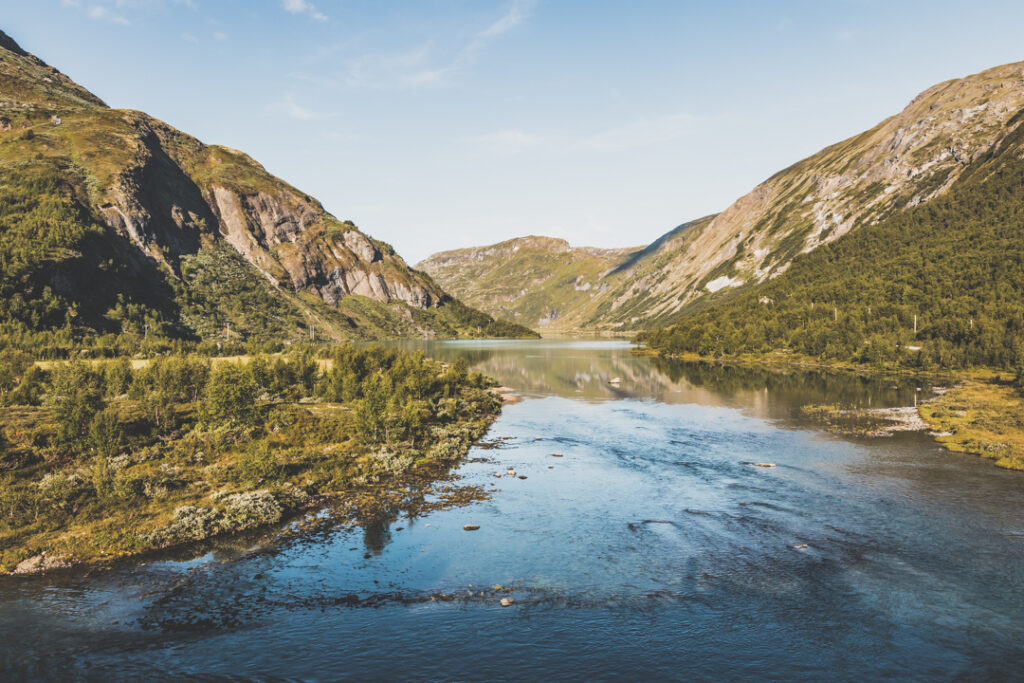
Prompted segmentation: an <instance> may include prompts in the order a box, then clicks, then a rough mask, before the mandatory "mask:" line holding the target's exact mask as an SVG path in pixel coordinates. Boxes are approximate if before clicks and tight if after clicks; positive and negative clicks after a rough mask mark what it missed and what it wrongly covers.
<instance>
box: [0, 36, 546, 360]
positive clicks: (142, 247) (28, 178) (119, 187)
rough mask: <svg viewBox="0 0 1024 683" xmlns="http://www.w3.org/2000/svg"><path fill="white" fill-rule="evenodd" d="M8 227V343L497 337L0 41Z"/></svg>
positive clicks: (357, 245)
mask: <svg viewBox="0 0 1024 683" xmlns="http://www.w3.org/2000/svg"><path fill="white" fill-rule="evenodd" d="M0 229H2V232H0V264H2V266H3V268H2V270H0V299H2V300H3V301H2V302H0V329H2V331H3V332H4V334H6V335H7V336H8V342H9V343H10V342H11V340H18V341H15V342H14V343H17V344H19V345H31V344H34V343H36V342H38V341H39V340H42V339H46V340H47V341H46V342H45V343H51V342H53V339H54V338H55V337H54V335H55V334H57V331H58V330H66V332H64V333H61V334H63V337H62V340H61V341H59V342H53V343H57V344H58V345H64V346H66V345H67V343H69V340H70V339H71V338H72V337H73V338H77V339H80V338H82V337H85V336H87V337H93V338H94V337H96V336H97V335H104V334H111V335H119V334H124V333H129V332H130V333H141V334H143V335H146V336H148V335H166V336H167V337H169V338H192V339H200V340H201V339H206V340H211V339H221V338H241V339H245V338H269V339H276V340H279V341H292V340H298V339H305V338H308V337H309V335H310V333H312V334H313V335H314V336H316V335H317V334H319V336H320V338H324V337H327V338H334V339H343V338H351V337H357V338H358V337H381V336H398V335H402V336H454V335H457V334H470V335H480V334H487V331H486V329H485V328H489V329H491V330H492V331H493V330H495V329H496V328H495V327H494V321H493V319H491V318H490V316H487V315H484V314H481V313H479V312H477V311H473V310H471V309H468V308H466V307H465V306H463V305H462V304H461V303H460V302H458V301H455V300H453V299H452V297H450V296H449V295H448V294H447V293H446V292H445V291H444V289H442V288H441V287H440V286H438V285H437V284H436V283H435V282H434V281H433V280H432V279H431V278H430V277H429V276H427V275H425V274H423V273H419V272H416V271H414V270H412V269H411V268H409V267H408V266H407V265H406V263H405V262H404V261H403V260H402V259H401V257H400V256H398V255H397V254H396V253H395V251H394V249H392V248H391V246H390V245H387V244H385V243H383V242H380V241H378V240H375V239H373V238H372V237H369V236H367V235H366V234H364V233H363V232H361V231H360V230H359V229H358V228H356V226H355V225H353V224H352V223H351V222H348V221H341V220H338V219H337V218H335V217H334V216H332V215H331V214H329V213H327V212H326V211H325V210H324V208H323V206H322V205H321V204H320V203H319V202H318V201H317V200H315V199H313V198H312V197H310V196H309V195H307V194H305V193H303V192H302V191H300V190H298V189H296V188H294V187H292V186H290V185H288V184H287V183H285V182H284V181H282V180H280V179H278V178H276V177H274V176H273V175H271V174H270V173H268V172H267V171H266V170H265V169H264V168H263V167H262V166H261V165H260V164H259V163H257V162H256V161H254V160H253V159H252V158H250V157H249V156H247V155H246V154H244V153H242V152H239V151H237V150H233V149H230V148H227V147H221V146H217V145H206V144H204V143H202V142H200V141H199V140H197V139H195V138H193V137H191V136H189V135H187V134H185V133H182V132H181V131H178V130H176V129H175V128H173V127H171V126H169V125H167V124H165V123H163V122H161V121H158V120H157V119H154V118H153V117H151V116H148V115H146V114H144V113H142V112H137V111H130V110H118V109H110V108H109V107H107V105H106V104H105V103H104V102H103V101H102V100H100V99H99V98H98V97H96V96H95V95H93V94H92V93H90V92H89V91H88V90H86V89H84V88H82V87H81V86H79V85H78V84H76V83H74V82H73V81H72V80H71V79H69V78H68V77H67V76H65V75H64V74H62V73H60V72H59V71H57V70H56V69H54V68H53V67H50V66H48V65H47V64H45V63H44V62H43V61H42V60H40V59H38V58H36V57H34V56H32V55H30V54H29V53H28V52H26V51H25V50H23V49H22V48H21V47H20V46H18V44H17V43H16V42H15V41H14V40H13V39H12V38H10V37H9V36H7V35H6V34H4V33H2V32H0ZM504 330H505V331H506V332H509V331H512V330H513V328H511V327H506V328H504ZM516 332H517V333H519V332H521V333H524V334H528V331H526V330H517V331H516ZM40 335H41V336H40Z"/></svg>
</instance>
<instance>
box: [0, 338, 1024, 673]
mask: <svg viewBox="0 0 1024 683" xmlns="http://www.w3.org/2000/svg"><path fill="white" fill-rule="evenodd" d="M410 346H420V347H422V348H423V349H424V350H425V352H427V353H428V355H432V356H434V357H438V358H440V359H442V360H452V359H455V358H458V357H463V358H466V359H467V360H468V361H469V362H470V364H471V366H472V367H473V368H474V369H478V370H480V371H482V372H485V373H486V374H488V375H491V376H493V377H495V378H496V379H497V380H498V381H500V382H501V383H502V384H504V385H506V386H508V387H511V388H512V389H514V390H515V391H516V392H517V393H518V395H519V396H520V397H522V399H523V400H522V401H521V402H519V403H514V404H509V405H507V406H506V407H505V408H504V411H503V414H502V416H501V417H500V418H499V419H498V421H497V422H496V423H495V424H494V426H493V427H492V429H491V431H490V434H489V435H488V437H487V439H488V441H490V442H492V443H491V445H490V446H489V447H486V448H485V447H479V448H475V449H474V450H473V451H472V452H471V453H470V455H469V458H468V459H467V461H466V462H465V463H464V464H463V465H462V466H461V467H460V469H459V472H458V474H459V475H460V477H461V480H460V483H462V484H471V485H480V486H484V487H485V488H486V489H487V490H489V491H491V497H490V499H489V500H487V501H484V502H480V503H475V504H472V505H469V506H466V507H460V508H455V509H450V510H443V511H437V512H432V513H430V514H429V515H426V516H422V517H418V518H414V519H413V518H409V517H407V516H406V515H405V514H404V513H403V511H402V510H401V509H397V510H395V511H393V512H392V513H391V514H388V515H384V516H381V517H379V518H376V519H368V520H362V524H361V525H359V526H357V527H354V528H353V527H347V526H342V525H331V524H324V525H322V526H320V527H318V530H317V531H316V532H315V533H310V534H294V537H293V538H292V539H291V540H288V541H285V542H279V541H278V542H274V543H270V542H269V541H270V540H271V539H272V538H277V537H278V536H277V534H276V533H275V532H274V531H270V532H263V533H260V534H254V535H250V536H247V537H244V538H236V539H232V540H225V541H221V542H218V543H216V544H213V545H208V546H204V547H202V548H193V549H187V550H185V551H178V552H176V553H175V554H174V555H173V556H164V557H155V558H152V559H150V560H149V561H147V562H145V563H143V564H141V565H126V566H122V567H118V568H115V569H113V570H111V571H106V572H102V573H98V574H96V573H94V574H84V573H64V574H55V575H52V576H44V577H31V578H23V579H14V578H8V579H3V580H2V581H0V634H2V638H0V669H2V670H3V671H5V672H7V676H8V677H9V678H11V679H14V678H26V677H49V678H57V677H59V678H67V677H75V676H77V677H95V678H105V679H129V678H133V679H134V678H141V677H153V676H173V677H181V676H218V677H243V678H247V677H259V678H295V679H310V680H336V679H339V678H350V679H362V680H365V679H422V680H482V679H496V678H500V679H517V680H550V679H588V680H591V679H598V680H600V679H608V680H618V679H622V680H627V679H628V680H635V679H646V680H651V679H686V680H716V681H721V680H750V679H765V678H775V679H786V680H821V679H822V678H828V679H830V680H863V679H865V678H869V679H878V678H883V677H886V678H893V677H895V678H900V679H915V680H947V679H953V678H969V679H993V678H995V679H1005V678H1014V677H1019V676H1021V669H1020V663H1021V662H1024V475H1022V474H1021V473H1017V472H1009V471H1005V470H1000V469H998V468H995V467H993V466H992V465H991V464H990V463H989V462H986V461H984V460H981V459H978V458H974V457H972V456H965V455H962V454H953V453H949V452H947V451H945V450H943V449H942V448H941V447H939V446H937V445H936V444H935V443H934V442H933V441H932V440H931V439H930V438H929V437H928V436H927V435H926V434H923V433H897V434H895V435H892V436H889V437H886V438H853V437H843V436H839V435H836V434H831V433H828V432H826V431H824V430H823V429H822V428H821V427H820V425H817V424H815V423H813V422H810V421H807V420H806V419H804V418H803V417H802V416H801V411H800V408H801V406H803V405H808V404H832V403H842V404H844V405H850V406H857V407H871V408H884V407H892V406H902V405H909V404H911V403H912V402H913V400H914V397H915V395H922V394H925V395H926V394H927V393H928V392H929V389H930V388H929V387H928V386H926V385H922V384H921V383H919V382H917V381H916V380H914V379H913V378H907V377H903V378H898V379H892V378H888V379H886V378H865V377H858V376H855V375H850V374H838V373H828V372H824V371H820V372H807V371H791V372H776V371H768V370H759V369H754V368H739V367H728V366H716V365H707V364H686V363H674V362H667V361H660V360H657V359H651V358H648V357H646V356H640V355H637V354H634V353H632V352H631V349H630V345H629V344H627V343H625V342H614V341H593V342H586V341H552V340H537V341H521V342H518V341H517V342H513V341H479V342H435V343H423V344H420V345H412V344H410ZM753 462H756V463H762V464H771V465H774V467H755V466H751V465H750V464H745V463H753ZM510 470H513V471H514V472H515V474H514V475H510V474H509V471H510ZM496 475H498V476H496ZM464 525H474V526H479V529H478V530H474V531H466V530H464ZM502 597H510V598H512V599H513V601H514V602H513V603H512V604H511V605H510V606H507V607H503V606H501V604H500V599H501V598H502Z"/></svg>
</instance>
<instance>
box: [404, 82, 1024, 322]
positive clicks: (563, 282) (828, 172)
mask: <svg viewBox="0 0 1024 683" xmlns="http://www.w3.org/2000/svg"><path fill="white" fill-rule="evenodd" d="M1022 108H1024V62H1022V63H1015V64H1007V65H1004V66H999V67H996V68H993V69H989V70H987V71H984V72H981V73H979V74H975V75H972V76H968V77H965V78H960V79H955V80H951V81H946V82H944V83H940V84H938V85H935V86H933V87H931V88H929V89H927V90H925V91H924V92H922V93H921V94H920V95H918V96H917V97H915V98H914V99H913V100H912V101H911V103H910V104H909V105H908V106H907V107H906V108H905V109H904V110H903V111H902V112H900V113H899V114H897V115H895V116H893V117H890V118H888V119H886V120H885V121H882V122H881V123H879V124H878V125H877V126H875V127H874V128H872V129H870V130H868V131H865V132H864V133H861V134H859V135H856V136H854V137H852V138H849V139H847V140H844V141H842V142H839V143H837V144H835V145H832V146H830V147H827V148H825V149H823V150H822V151H820V152H818V153H817V154H814V155H812V156H810V157H808V158H806V159H804V160H802V161H799V162H797V163H795V164H793V165H792V166H790V167H789V168H786V169H784V170H782V171H780V172H779V173H777V174H775V175H773V176H772V177H771V178H769V179H768V180H766V181H764V182H763V183H761V184H760V185H758V186H757V187H755V188H754V189H753V190H752V191H751V192H750V193H748V194H747V195H745V196H743V197H741V198H740V199H739V200H737V201H736V202H735V203H734V204H732V205H731V206H729V207H728V208H727V209H725V210H724V211H722V212H721V213H720V214H717V215H714V216H708V217H706V218H703V219H700V220H697V221H693V222H692V223H688V224H684V225H683V226H680V227H679V228H676V229H674V230H673V231H671V232H670V233H668V234H667V235H665V236H664V237H662V238H661V239H659V240H657V241H656V242H655V243H653V244H652V245H650V246H649V247H648V248H647V249H644V250H642V251H637V250H633V251H630V250H611V251H607V252H603V253H602V251H601V250H597V252H598V253H601V256H600V257H591V256H590V254H589V251H584V252H582V253H581V254H578V255H574V254H573V253H572V252H571V251H570V252H569V256H568V258H561V259H549V260H545V259H544V258H542V257H540V256H538V254H537V251H536V250H535V249H519V250H518V251H513V250H510V249H502V248H500V247H502V245H495V246H494V247H489V248H477V249H469V250H457V251H452V252H444V253H442V254H438V255H435V256H433V257H431V258H429V259H427V260H426V261H424V262H422V263H421V264H420V266H419V267H421V268H422V269H423V270H425V271H426V272H428V273H430V274H431V275H432V276H433V277H434V279H435V280H436V281H437V282H438V283H440V284H441V286H443V287H445V288H446V289H447V290H448V291H451V292H453V293H454V294H455V295H457V296H460V297H465V298H466V300H467V301H469V302H470V303H471V304H472V305H475V306H478V307H480V308H481V309H482V310H484V311H487V312H489V313H494V312H495V311H498V310H501V311H502V312H503V313H504V314H506V315H508V316H509V317H511V318H512V319H514V320H516V321H517V322H521V323H523V324H527V325H543V324H544V323H547V325H548V326H549V327H552V328H557V329H560V330H562V331H573V330H581V329H582V330H588V331H613V332H614V331H618V332H625V331H637V330H641V329H647V328H651V327H660V326H664V325H666V324H668V323H671V322H673V321H674V320H675V319H676V318H677V317H678V316H680V314H682V313H684V312H686V311H693V310H699V309H701V308H704V307H706V306H711V305H713V304H715V303H717V302H721V301H723V300H726V299H729V298H731V297H732V296H734V295H735V294H736V292H737V291H743V290H746V289H752V288H754V287H756V286H757V285H758V284H760V283H763V282H766V281H768V280H770V279H771V278H773V277H776V276H778V275H780V274H782V273H784V272H786V270H787V269H788V268H789V267H790V266H791V264H792V263H793V261H794V259H795V258H796V257H798V256H799V255H800V254H804V253H807V252H813V251H814V250H815V249H817V248H819V247H820V246H822V245H825V244H830V243H832V242H834V241H835V240H837V239H839V238H840V237H842V236H843V235H846V234H847V233H851V232H854V233H855V232H857V231H858V230H859V229H861V228H863V227H866V226H871V225H876V224H879V223H881V222H882V221H885V220H886V219H888V218H890V217H892V216H895V215H898V214H901V213H903V212H905V211H907V210H910V209H913V208H915V207H917V206H920V205H927V204H928V203H930V202H931V201H933V200H935V199H936V198H937V197H941V196H943V195H945V194H946V193H948V192H949V191H950V189H951V188H952V187H953V186H954V185H955V184H956V183H957V181H958V180H960V179H961V177H963V176H964V175H965V174H967V173H969V172H970V171H971V169H973V168H974V167H976V166H977V165H978V164H979V163H981V162H984V161H985V160H987V159H989V158H990V157H992V156H993V155H995V154H999V153H1000V152H1001V151H1002V150H1003V148H1004V147H1005V145H1006V142H1005V140H1006V138H1007V137H1008V136H1010V135H1011V134H1012V133H1013V132H1014V131H1015V130H1016V129H1017V127H1018V126H1019V124H1020V122H1019V119H1017V118H1015V117H1016V116H1017V113H1018V112H1019V111H1020V110H1021V109H1022ZM530 239H531V240H534V241H536V239H537V238H530ZM508 244H510V243H508V242H506V243H503V245H508ZM616 260H617V261H618V262H617V263H616ZM520 261H522V262H523V263H520ZM577 262H578V263H577ZM569 264H576V265H574V267H575V268H577V269H578V270H579V271H580V272H579V273H578V274H576V277H578V276H579V275H584V277H583V279H580V280H578V281H577V280H571V279H568V278H569V276H572V275H573V272H572V271H571V269H570V270H567V269H568V265H569ZM609 265H610V266H611V267H607V268H606V266H609ZM492 280H493V281H494V282H493V283H492ZM506 281H507V282H506ZM502 282H505V285H504V287H501V286H498V285H500V283H502ZM533 282H536V283H539V286H540V287H541V288H543V289H544V291H545V295H546V296H547V298H548V300H547V301H546V304H544V303H538V302H537V301H534V300H531V299H529V292H530V287H528V288H527V293H526V295H525V296H524V297H521V298H518V299H517V297H515V296H514V295H513V293H514V292H515V291H517V290H516V288H518V287H520V286H523V285H525V284H526V283H533ZM569 285H573V286H571V287H570V286H569ZM587 285H589V287H588V288H587V289H586V290H585V291H583V292H581V291H580V290H579V289H577V287H580V288H582V287H585V286H587ZM519 301H521V302H522V303H519ZM552 311H553V312H555V313H556V314H557V316H556V317H553V316H552V315H550V313H551V312H552ZM517 313H518V314H519V315H516V314H517ZM545 316H546V317H545Z"/></svg>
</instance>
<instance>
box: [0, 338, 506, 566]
mask: <svg viewBox="0 0 1024 683" xmlns="http://www.w3.org/2000/svg"><path fill="white" fill-rule="evenodd" d="M135 366H138V367H135ZM48 367H49V368H50V369H48V370H43V369H41V368H40V366H39V365H37V364H34V363H33V362H32V359H31V358H30V357H28V356H27V355H26V354H23V353H19V352H12V351H9V350H8V351H6V352H3V353H2V354H0V401H2V402H3V404H4V406H5V407H4V408H3V410H2V411H0V571H2V572H11V571H15V570H17V569H18V568H19V567H21V570H22V571H27V570H31V569H35V568H40V567H48V566H60V565H61V564H63V563H95V562H100V561H106V560H111V559H114V558H117V557H123V556H128V555H134V554H138V553H141V552H144V551H147V550H150V549H155V548H162V547H167V546H171V545H175V544H179V543H185V542H189V541H196V540H200V539H204V538H208V537H211V536H214V535H217V534H222V533H229V532H237V531H241V530H245V529H251V528H254V527H257V526H262V525H265V524H271V523H274V522H277V521H279V520H281V519H282V518H283V517H285V516H286V515H288V514H289V513H291V512H293V511H296V510H300V509H303V508H304V507H307V506H309V505H311V504H313V502H315V501H323V500H325V499H326V498H328V497H330V496H332V495H344V494H346V493H352V492H359V493H360V495H365V494H366V492H367V491H368V490H372V489H373V487H374V486H378V487H384V488H387V487H388V486H389V482H398V481H402V480H403V479H405V478H408V477H416V476H428V477H429V476H431V474H436V473H438V472H441V471H442V470H446V469H447V467H448V466H449V465H450V464H451V463H452V462H453V461H455V460H456V459H458V458H460V457H461V456H463V455H464V454H465V453H466V451H467V450H468V448H469V446H470V444H472V443H473V442H474V441H476V440H477V439H478V438H480V437H481V436H482V435H483V434H484V432H485V431H486V429H487V427H488V425H489V424H490V422H491V420H493V418H494V417H495V415H496V414H497V412H498V411H499V410H500V400H499V399H498V398H497V397H496V395H495V394H494V393H493V392H492V391H491V390H490V388H491V386H492V384H491V382H490V381H489V380H487V379H486V378H484V377H483V376H482V375H480V374H478V373H471V372H469V371H468V370H467V367H466V365H465V362H464V361H460V362H456V363H453V364H450V365H443V364H440V363H438V362H435V361H432V360H429V359H426V358H425V357H424V356H423V355H422V353H408V352H403V351H399V350H394V349H387V348H384V347H380V346H371V347H355V346H352V345H341V346H335V347H333V348H332V349H331V350H330V351H329V353H328V351H327V349H321V355H320V357H317V356H315V355H314V349H313V348H312V347H304V348H298V347H296V348H292V349H291V350H289V351H288V352H287V353H285V354H278V355H272V356H270V355H256V356H253V357H251V358H248V359H241V360H240V359H212V360H211V359H210V358H206V357H202V356H195V355H193V356H166V357H161V358H158V359H155V360H153V361H151V362H148V363H133V362H132V361H129V360H128V359H126V358H120V359H114V360H105V361H92V362H85V361H80V360H73V361H62V362H56V363H52V364H49V365H48ZM44 558H46V559H44Z"/></svg>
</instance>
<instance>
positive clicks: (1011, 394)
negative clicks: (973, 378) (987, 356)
mask: <svg viewBox="0 0 1024 683" xmlns="http://www.w3.org/2000/svg"><path fill="white" fill-rule="evenodd" d="M921 417H923V418H924V419H925V421H927V422H928V423H929V424H930V425H931V426H932V429H934V430H935V431H936V432H937V433H938V434H939V436H937V439H938V441H939V443H941V444H942V445H944V446H945V447H946V448H948V449H950V450H951V451H959V452H962V453H973V454H975V455H980V456H982V457H984V458H991V459H992V460H994V461H995V464H996V465H997V466H999V467H1005V468H1007V469H1013V470H1024V396H1022V395H1021V392H1020V390H1019V389H1018V388H1017V387H1015V386H1013V385H1011V384H1000V383H981V382H969V383H966V384H964V385H962V386H959V387H955V388H953V389H951V390H950V391H949V392H947V393H946V394H944V395H943V396H940V397H939V398H938V399H936V400H934V401H931V402H929V403H927V404H925V405H923V406H922V407H921Z"/></svg>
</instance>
